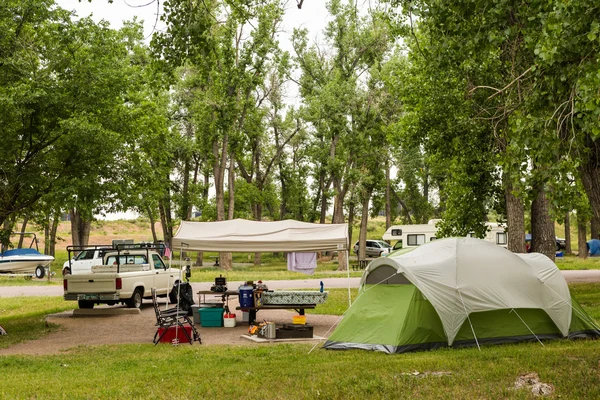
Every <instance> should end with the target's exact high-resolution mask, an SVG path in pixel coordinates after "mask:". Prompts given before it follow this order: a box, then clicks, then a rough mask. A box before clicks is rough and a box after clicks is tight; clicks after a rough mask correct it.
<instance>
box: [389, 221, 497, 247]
mask: <svg viewBox="0 0 600 400" xmlns="http://www.w3.org/2000/svg"><path fill="white" fill-rule="evenodd" d="M439 221H440V220H439V219H432V220H430V221H429V222H428V223H426V224H414V225H392V226H391V227H390V228H389V229H388V230H387V231H386V232H385V233H384V234H383V240H390V241H397V243H396V245H394V250H396V249H399V248H401V247H402V248H407V247H416V246H420V245H422V244H424V243H428V242H431V241H432V240H435V239H436V233H437V227H436V224H437V223H438V222H439ZM486 225H487V226H488V227H489V228H490V230H489V231H488V232H487V235H486V237H485V238H484V239H485V240H487V241H489V242H492V243H494V244H497V245H498V246H502V247H506V244H507V234H506V230H505V228H504V227H503V226H502V225H500V224H497V223H494V222H486ZM467 236H473V235H471V234H469V235H467Z"/></svg>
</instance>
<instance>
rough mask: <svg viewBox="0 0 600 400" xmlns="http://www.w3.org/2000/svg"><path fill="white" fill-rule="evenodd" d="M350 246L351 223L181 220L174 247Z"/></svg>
mask: <svg viewBox="0 0 600 400" xmlns="http://www.w3.org/2000/svg"><path fill="white" fill-rule="evenodd" d="M348 245H349V240H348V224H313V223H309V222H300V221H294V220H285V221H273V222H262V221H248V220H245V219H233V220H228V221H217V222H190V221H182V222H181V225H180V226H179V229H178V230H177V233H176V234H175V236H174V237H173V248H179V247H183V248H185V249H186V250H196V251H217V252H238V253H239V252H243V253H250V252H278V251H281V252H313V251H314V252H317V251H347V250H348Z"/></svg>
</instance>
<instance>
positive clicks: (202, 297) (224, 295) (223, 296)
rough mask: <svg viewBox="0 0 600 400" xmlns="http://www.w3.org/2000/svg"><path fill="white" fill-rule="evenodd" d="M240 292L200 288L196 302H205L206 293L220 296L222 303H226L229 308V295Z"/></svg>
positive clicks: (235, 294) (236, 294)
mask: <svg viewBox="0 0 600 400" xmlns="http://www.w3.org/2000/svg"><path fill="white" fill-rule="evenodd" d="M239 294H240V292H238V291H237V290H227V291H225V292H213V291H212V290H200V291H199V292H198V303H200V304H202V303H205V302H206V295H213V296H221V301H222V302H223V305H225V303H227V309H229V296H238V295H239Z"/></svg>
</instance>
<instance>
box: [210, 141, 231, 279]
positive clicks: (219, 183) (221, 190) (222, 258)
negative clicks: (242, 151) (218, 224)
mask: <svg viewBox="0 0 600 400" xmlns="http://www.w3.org/2000/svg"><path fill="white" fill-rule="evenodd" d="M227 147H228V136H227V134H225V136H224V138H223V142H222V143H219V141H218V140H214V141H213V155H214V163H213V175H214V180H215V200H216V203H217V204H216V205H217V221H224V220H225V185H224V184H225V169H226V167H227V155H228V150H227ZM226 254H227V253H219V265H221V268H223V269H227V266H229V269H231V259H230V258H228V257H227V255H226ZM229 254H230V255H231V253H229Z"/></svg>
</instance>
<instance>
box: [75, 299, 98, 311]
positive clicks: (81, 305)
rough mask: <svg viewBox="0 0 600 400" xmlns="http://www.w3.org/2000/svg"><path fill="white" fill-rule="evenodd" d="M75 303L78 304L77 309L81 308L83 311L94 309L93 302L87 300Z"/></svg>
mask: <svg viewBox="0 0 600 400" xmlns="http://www.w3.org/2000/svg"><path fill="white" fill-rule="evenodd" d="M77 303H79V308H83V309H88V310H89V309H91V308H94V302H93V301H89V300H78V301H77Z"/></svg>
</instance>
